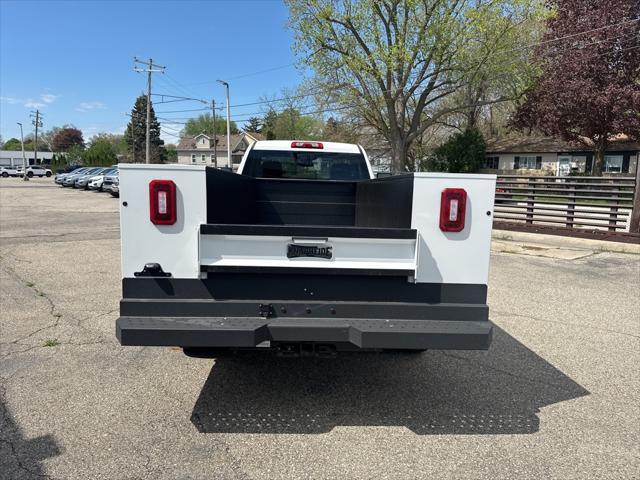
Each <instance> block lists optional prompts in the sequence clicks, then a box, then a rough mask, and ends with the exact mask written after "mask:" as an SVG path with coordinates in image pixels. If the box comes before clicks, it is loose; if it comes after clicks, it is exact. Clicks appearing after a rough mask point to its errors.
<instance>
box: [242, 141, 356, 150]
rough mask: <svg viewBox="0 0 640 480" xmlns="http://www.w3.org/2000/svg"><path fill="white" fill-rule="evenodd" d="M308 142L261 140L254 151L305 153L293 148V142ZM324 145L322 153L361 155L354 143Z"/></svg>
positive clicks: (254, 146)
mask: <svg viewBox="0 0 640 480" xmlns="http://www.w3.org/2000/svg"><path fill="white" fill-rule="evenodd" d="M306 141H307V140H259V141H257V142H256V143H255V144H254V145H253V150H290V151H305V150H308V149H307V148H292V147H291V143H292V142H306ZM309 142H316V141H315V140H309ZM317 143H322V151H323V152H329V153H360V149H359V148H358V145H355V144H353V143H337V142H324V141H318V142H317Z"/></svg>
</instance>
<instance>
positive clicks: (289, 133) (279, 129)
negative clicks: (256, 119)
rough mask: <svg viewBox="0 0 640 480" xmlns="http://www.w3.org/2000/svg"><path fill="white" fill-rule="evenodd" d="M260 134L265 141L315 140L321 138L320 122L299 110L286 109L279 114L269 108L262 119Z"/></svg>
mask: <svg viewBox="0 0 640 480" xmlns="http://www.w3.org/2000/svg"><path fill="white" fill-rule="evenodd" d="M262 125H263V126H262V134H263V135H265V137H266V139H267V140H315V139H319V138H321V137H322V130H323V124H322V122H321V121H320V120H319V119H317V118H314V117H312V116H308V115H302V114H301V113H300V110H298V109H297V108H294V107H288V108H286V109H284V110H283V111H281V112H276V111H275V110H274V109H273V108H270V109H269V110H268V111H267V113H266V114H265V115H264V117H263V119H262Z"/></svg>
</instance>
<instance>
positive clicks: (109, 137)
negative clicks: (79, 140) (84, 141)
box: [91, 133, 129, 155]
mask: <svg viewBox="0 0 640 480" xmlns="http://www.w3.org/2000/svg"><path fill="white" fill-rule="evenodd" d="M98 139H100V140H104V141H105V142H107V143H109V144H110V145H111V148H112V149H113V151H114V153H115V154H116V155H126V154H127V152H128V149H129V147H128V145H127V141H126V139H125V136H124V135H118V134H116V133H97V134H96V135H94V136H93V137H92V138H91V143H92V144H93V143H95V142H96V141H97V140H98Z"/></svg>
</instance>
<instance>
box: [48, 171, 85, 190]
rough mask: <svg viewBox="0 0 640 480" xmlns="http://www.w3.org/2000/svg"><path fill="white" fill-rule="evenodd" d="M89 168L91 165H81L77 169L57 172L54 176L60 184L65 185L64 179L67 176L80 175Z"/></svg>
mask: <svg viewBox="0 0 640 480" xmlns="http://www.w3.org/2000/svg"><path fill="white" fill-rule="evenodd" d="M89 168H90V167H80V168H76V169H75V170H71V171H70V172H64V173H58V174H56V176H55V177H53V180H54V181H55V182H56V183H57V184H58V185H63V182H64V179H65V178H67V177H68V176H69V175H78V174H81V173H84V172H86V171H87V170H89ZM63 186H64V185H63Z"/></svg>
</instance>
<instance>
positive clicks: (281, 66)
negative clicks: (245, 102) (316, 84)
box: [186, 62, 296, 85]
mask: <svg viewBox="0 0 640 480" xmlns="http://www.w3.org/2000/svg"><path fill="white" fill-rule="evenodd" d="M295 64H296V62H292V63H287V64H286V65H280V66H278V67H272V68H267V69H264V70H258V71H255V72H249V73H243V74H241V75H235V76H233V77H225V78H227V79H228V80H237V79H239V78H245V77H252V76H254V75H260V74H262V73H268V72H275V71H276V70H282V69H284V68H288V67H292V66H294V65H295ZM210 83H216V81H215V80H207V81H205V82H196V83H187V84H186V85H207V84H210Z"/></svg>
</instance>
